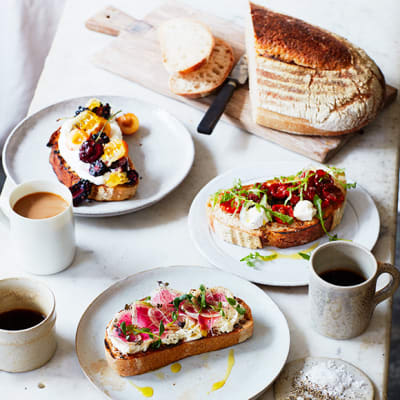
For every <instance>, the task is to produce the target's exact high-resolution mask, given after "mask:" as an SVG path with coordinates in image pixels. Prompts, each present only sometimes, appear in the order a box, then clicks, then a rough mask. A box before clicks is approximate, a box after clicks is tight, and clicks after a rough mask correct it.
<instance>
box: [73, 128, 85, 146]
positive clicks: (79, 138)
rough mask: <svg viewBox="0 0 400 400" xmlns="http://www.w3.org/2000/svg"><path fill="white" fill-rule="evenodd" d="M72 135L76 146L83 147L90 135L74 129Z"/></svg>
mask: <svg viewBox="0 0 400 400" xmlns="http://www.w3.org/2000/svg"><path fill="white" fill-rule="evenodd" d="M71 134H72V137H71V142H72V143H73V144H76V145H81V144H82V143H83V142H85V141H86V140H87V139H88V138H89V134H88V133H86V132H85V131H82V130H80V129H74V130H73V131H72V132H71Z"/></svg>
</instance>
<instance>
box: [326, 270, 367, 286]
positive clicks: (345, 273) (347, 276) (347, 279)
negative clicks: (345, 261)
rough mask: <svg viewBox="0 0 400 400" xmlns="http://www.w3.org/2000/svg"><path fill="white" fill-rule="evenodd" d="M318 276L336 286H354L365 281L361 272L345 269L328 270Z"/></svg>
mask: <svg viewBox="0 0 400 400" xmlns="http://www.w3.org/2000/svg"><path fill="white" fill-rule="evenodd" d="M319 276H320V277H321V278H322V279H323V280H324V281H326V282H328V283H331V284H332V285H337V286H354V285H359V284H360V283H363V282H365V281H366V280H367V279H366V278H365V276H364V275H362V274H361V272H356V271H353V270H351V269H346V268H338V269H330V270H328V271H325V272H322V274H320V275H319Z"/></svg>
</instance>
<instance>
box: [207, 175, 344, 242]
mask: <svg viewBox="0 0 400 400" xmlns="http://www.w3.org/2000/svg"><path fill="white" fill-rule="evenodd" d="M332 177H333V179H334V182H335V184H336V186H337V187H338V188H339V189H340V190H341V191H342V193H343V195H344V201H343V203H342V204H341V205H340V207H338V208H335V207H333V206H331V205H330V206H328V207H327V208H326V209H325V210H324V225H325V228H326V230H327V231H328V232H331V231H332V230H333V229H335V228H336V227H337V226H338V225H339V223H340V221H341V220H342V217H343V213H344V209H345V205H346V189H344V187H343V186H344V185H345V183H346V179H345V176H344V175H338V176H334V175H332ZM274 181H275V179H272V180H269V181H268V182H271V183H272V182H274ZM251 187H253V185H247V186H243V188H244V189H250V188H251ZM206 209H207V217H208V224H209V226H210V228H211V229H212V230H213V231H214V232H215V234H216V235H217V236H218V237H220V238H221V239H222V240H224V241H225V242H228V243H232V244H235V245H237V246H241V247H247V248H250V249H261V248H263V247H266V246H273V247H278V248H289V247H295V246H300V245H303V244H306V243H310V242H312V241H314V240H316V239H318V238H320V237H322V236H324V235H325V231H324V229H323V228H322V226H321V223H320V221H319V219H318V218H317V217H316V216H315V217H314V218H313V219H312V220H310V221H300V220H298V219H295V220H294V221H293V223H291V224H290V225H287V224H282V223H278V222H269V223H267V224H266V225H263V226H261V227H260V228H258V229H249V228H247V227H245V226H244V225H243V224H242V222H241V221H240V218H239V215H238V213H236V214H229V213H226V212H224V211H223V210H222V209H221V208H220V207H219V206H218V204H217V205H214V204H212V201H211V200H209V201H208V202H207V204H206Z"/></svg>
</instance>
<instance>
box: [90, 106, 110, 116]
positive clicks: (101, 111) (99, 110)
mask: <svg viewBox="0 0 400 400" xmlns="http://www.w3.org/2000/svg"><path fill="white" fill-rule="evenodd" d="M92 111H93V112H94V113H95V114H96V115H98V116H99V117H103V118H105V119H109V118H110V112H111V107H110V105H109V104H108V103H106V104H103V103H101V106H99V107H95V108H93V110H92Z"/></svg>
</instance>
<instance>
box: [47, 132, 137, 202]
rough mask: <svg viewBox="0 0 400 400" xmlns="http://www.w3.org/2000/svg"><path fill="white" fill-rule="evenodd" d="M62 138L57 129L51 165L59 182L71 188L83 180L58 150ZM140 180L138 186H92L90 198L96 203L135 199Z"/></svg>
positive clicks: (52, 145) (51, 140)
mask: <svg viewBox="0 0 400 400" xmlns="http://www.w3.org/2000/svg"><path fill="white" fill-rule="evenodd" d="M59 136H60V129H57V130H56V131H55V132H54V133H53V134H52V136H51V138H50V141H49V143H48V145H49V146H51V152H50V159H49V161H50V164H51V166H52V167H53V170H54V172H55V174H56V175H57V178H58V180H59V181H60V182H61V183H63V184H64V185H65V186H67V187H71V186H73V185H74V184H76V183H78V182H79V181H80V180H81V178H80V177H79V176H78V175H77V174H76V172H75V171H73V170H72V169H71V167H70V166H69V165H68V164H67V162H66V161H65V160H64V158H63V157H62V156H61V154H60V150H59V148H58V139H59ZM128 162H129V166H130V168H131V169H134V165H133V163H132V161H131V159H129V160H128ZM138 185H139V180H138V181H137V183H136V184H129V183H125V184H123V185H117V186H115V187H109V186H106V185H95V184H93V185H92V186H91V190H90V193H89V195H88V198H89V199H91V200H96V201H121V200H126V199H129V198H131V197H133V196H134V195H135V194H136V190H137V187H138Z"/></svg>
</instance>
